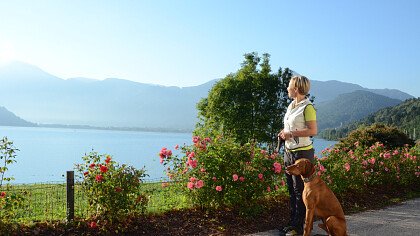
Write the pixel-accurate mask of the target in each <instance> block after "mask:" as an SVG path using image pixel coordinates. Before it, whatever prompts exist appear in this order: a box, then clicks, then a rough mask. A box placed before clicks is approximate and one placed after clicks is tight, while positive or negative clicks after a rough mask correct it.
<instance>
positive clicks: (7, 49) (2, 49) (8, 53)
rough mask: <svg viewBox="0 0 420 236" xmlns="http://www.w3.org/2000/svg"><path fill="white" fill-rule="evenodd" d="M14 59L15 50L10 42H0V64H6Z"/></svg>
mask: <svg viewBox="0 0 420 236" xmlns="http://www.w3.org/2000/svg"><path fill="white" fill-rule="evenodd" d="M13 60H15V51H14V49H13V45H12V44H10V43H0V64H7V63H9V62H11V61H13Z"/></svg>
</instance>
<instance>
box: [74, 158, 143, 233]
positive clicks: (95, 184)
mask: <svg viewBox="0 0 420 236" xmlns="http://www.w3.org/2000/svg"><path fill="white" fill-rule="evenodd" d="M83 160H84V161H85V163H84V164H79V165H77V169H78V171H79V172H80V174H81V175H82V176H83V182H82V189H83V191H84V192H85V194H86V197H87V199H88V205H89V213H90V214H91V216H92V217H93V218H98V219H102V220H105V221H110V222H111V223H112V222H115V221H117V222H122V221H124V219H126V218H127V217H128V216H129V215H130V214H136V213H143V212H144V210H145V207H146V205H147V197H146V196H145V195H144V194H143V193H142V192H141V191H140V187H141V184H142V178H144V177H145V176H146V175H145V171H144V169H140V170H138V169H136V168H134V167H132V166H127V165H124V164H123V165H119V164H118V163H117V162H115V161H114V160H112V158H111V156H109V155H105V154H98V153H97V152H91V153H89V154H87V155H86V156H84V157H83ZM95 225H96V224H95Z"/></svg>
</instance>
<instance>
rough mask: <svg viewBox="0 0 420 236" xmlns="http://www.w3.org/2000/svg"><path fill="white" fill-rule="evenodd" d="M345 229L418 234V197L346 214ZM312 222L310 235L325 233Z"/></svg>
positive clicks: (272, 234) (359, 234)
mask: <svg viewBox="0 0 420 236" xmlns="http://www.w3.org/2000/svg"><path fill="white" fill-rule="evenodd" d="M346 220H347V231H348V233H349V235H350V236H365V235H366V236H368V235H369V236H375V235H379V236H388V235H389V236H393V235H398V236H399V235H410V236H411V235H413V236H420V198H417V199H413V200H409V201H406V202H404V203H402V204H399V205H396V206H391V207H387V208H385V209H381V210H374V211H366V212H362V213H357V214H353V215H346ZM318 223H320V222H314V231H313V232H312V234H311V235H317V234H318V235H326V232H325V231H323V230H321V229H319V228H318V226H317V225H318ZM278 235H280V233H279V231H278V230H271V231H266V232H260V233H256V234H250V235H248V236H278Z"/></svg>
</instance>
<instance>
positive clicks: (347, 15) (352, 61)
mask: <svg viewBox="0 0 420 236" xmlns="http://www.w3.org/2000/svg"><path fill="white" fill-rule="evenodd" d="M419 12H420V1H417V0H412V1H410V0H400V1H394V0H393V1H390V0H376V1H375V0H369V1H366V0H353V1H336V0H331V1H326V0H325V1H323V0H320V1H313V0H307V1H281V0H271V1H270V0H254V1H248V0H229V1H226V0H212V1H205V0H147V1H146V0H144V1H141V0H137V1H135V0H113V1H110V0H89V1H86V0H71V1H70V0H67V1H64V0H42V1H38V0H26V1H22V0H14V1H9V0H0V63H3V64H5V63H7V62H9V61H12V60H17V61H23V62H26V63H29V64H32V65H36V66H38V67H40V68H41V69H43V70H45V71H47V72H48V73H50V74H53V75H55V76H58V77H60V78H63V79H67V78H73V77H85V78H92V79H99V80H102V79H106V78H120V79H126V80H132V81H137V82H141V83H150V84H159V85H165V86H179V87H187V86H195V85H199V84H203V83H205V82H208V81H210V80H213V79H218V78H224V77H225V76H226V75H227V74H229V73H233V72H236V71H237V70H238V69H239V68H240V65H241V63H242V61H243V55H244V54H245V53H249V52H257V53H258V54H259V55H262V54H263V53H269V54H270V55H271V62H270V63H271V66H272V69H273V71H277V70H278V69H279V68H280V67H281V68H285V67H288V68H290V69H292V70H294V71H296V72H297V73H299V74H302V75H305V76H307V77H308V78H310V79H313V80H319V81H327V80H339V81H343V82H349V83H355V84H359V85H361V86H363V87H367V88H378V89H382V88H391V89H399V90H401V91H403V92H407V93H409V94H411V95H413V96H415V97H420V14H419Z"/></svg>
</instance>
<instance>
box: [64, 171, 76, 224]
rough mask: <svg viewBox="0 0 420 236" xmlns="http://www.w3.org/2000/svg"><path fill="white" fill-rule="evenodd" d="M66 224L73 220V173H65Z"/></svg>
mask: <svg viewBox="0 0 420 236" xmlns="http://www.w3.org/2000/svg"><path fill="white" fill-rule="evenodd" d="M66 216H67V222H70V221H72V220H73V219H74V171H67V214H66Z"/></svg>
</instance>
